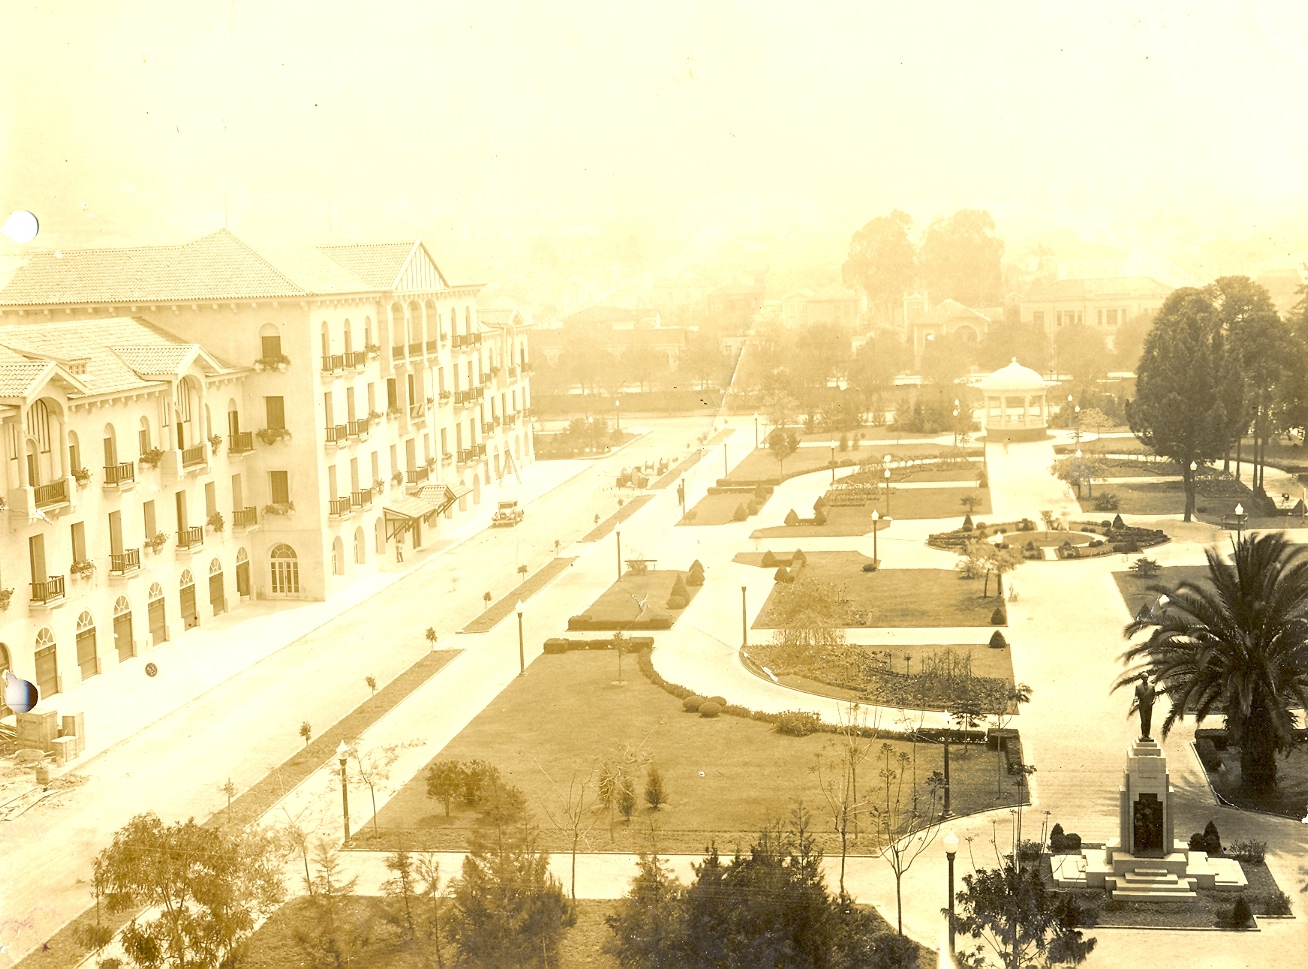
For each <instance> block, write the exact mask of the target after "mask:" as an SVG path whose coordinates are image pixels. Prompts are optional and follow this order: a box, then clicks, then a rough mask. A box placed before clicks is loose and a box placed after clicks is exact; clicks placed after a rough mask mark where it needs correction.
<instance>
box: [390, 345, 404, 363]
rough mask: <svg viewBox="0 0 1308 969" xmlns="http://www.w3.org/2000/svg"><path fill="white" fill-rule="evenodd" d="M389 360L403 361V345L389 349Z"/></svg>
mask: <svg viewBox="0 0 1308 969" xmlns="http://www.w3.org/2000/svg"><path fill="white" fill-rule="evenodd" d="M391 359H392V360H403V359H404V344H403V343H401V344H400V345H399V346H394V347H391Z"/></svg>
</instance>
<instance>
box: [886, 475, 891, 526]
mask: <svg viewBox="0 0 1308 969" xmlns="http://www.w3.org/2000/svg"><path fill="white" fill-rule="evenodd" d="M886 515H887V516H889V515H890V468H886Z"/></svg>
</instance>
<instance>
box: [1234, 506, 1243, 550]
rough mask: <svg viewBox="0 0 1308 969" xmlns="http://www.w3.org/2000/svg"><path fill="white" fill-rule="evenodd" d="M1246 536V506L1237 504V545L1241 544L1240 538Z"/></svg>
mask: <svg viewBox="0 0 1308 969" xmlns="http://www.w3.org/2000/svg"><path fill="white" fill-rule="evenodd" d="M1243 534H1244V505H1242V504H1239V503H1238V502H1237V503H1236V506H1235V544H1237V545H1239V544H1240V538H1241V537H1242V536H1243Z"/></svg>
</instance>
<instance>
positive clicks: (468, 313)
mask: <svg viewBox="0 0 1308 969" xmlns="http://www.w3.org/2000/svg"><path fill="white" fill-rule="evenodd" d="M463 332H465V333H471V332H472V307H471V306H465V307H464V308H463Z"/></svg>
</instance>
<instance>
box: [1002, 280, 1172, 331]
mask: <svg viewBox="0 0 1308 969" xmlns="http://www.w3.org/2000/svg"><path fill="white" fill-rule="evenodd" d="M1171 291H1172V288H1171V287H1170V286H1167V285H1164V284H1163V283H1160V282H1159V281H1158V280H1156V279H1152V278H1150V277H1148V276H1120V277H1114V278H1105V279H1060V280H1056V281H1054V282H1044V283H1036V284H1035V285H1034V286H1032V288H1031V291H1030V292H1029V293H1027V295H1026V297H1025V298H1024V299H1023V300H1022V304H1021V319H1022V322H1023V323H1027V324H1031V325H1033V326H1038V327H1040V328H1041V329H1043V330H1044V331H1045V333H1046V334H1048V335H1049V336H1051V337H1052V336H1053V335H1054V334H1055V333H1056V332H1057V331H1058V329H1059V327H1063V326H1067V325H1069V324H1072V323H1084V324H1086V325H1087V326H1091V327H1094V328H1096V329H1098V330H1099V331H1100V332H1102V333H1103V334H1104V336H1105V337H1107V338H1108V339H1109V341H1110V342H1111V340H1112V339H1113V338H1114V337H1115V336H1116V334H1117V328H1118V327H1119V326H1121V325H1122V324H1123V323H1125V322H1126V321H1127V320H1129V319H1131V317H1133V316H1138V315H1139V314H1141V313H1147V312H1152V311H1156V310H1157V309H1159V308H1160V307H1161V306H1162V305H1163V300H1165V299H1166V298H1167V294H1168V293H1170V292H1171Z"/></svg>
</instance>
